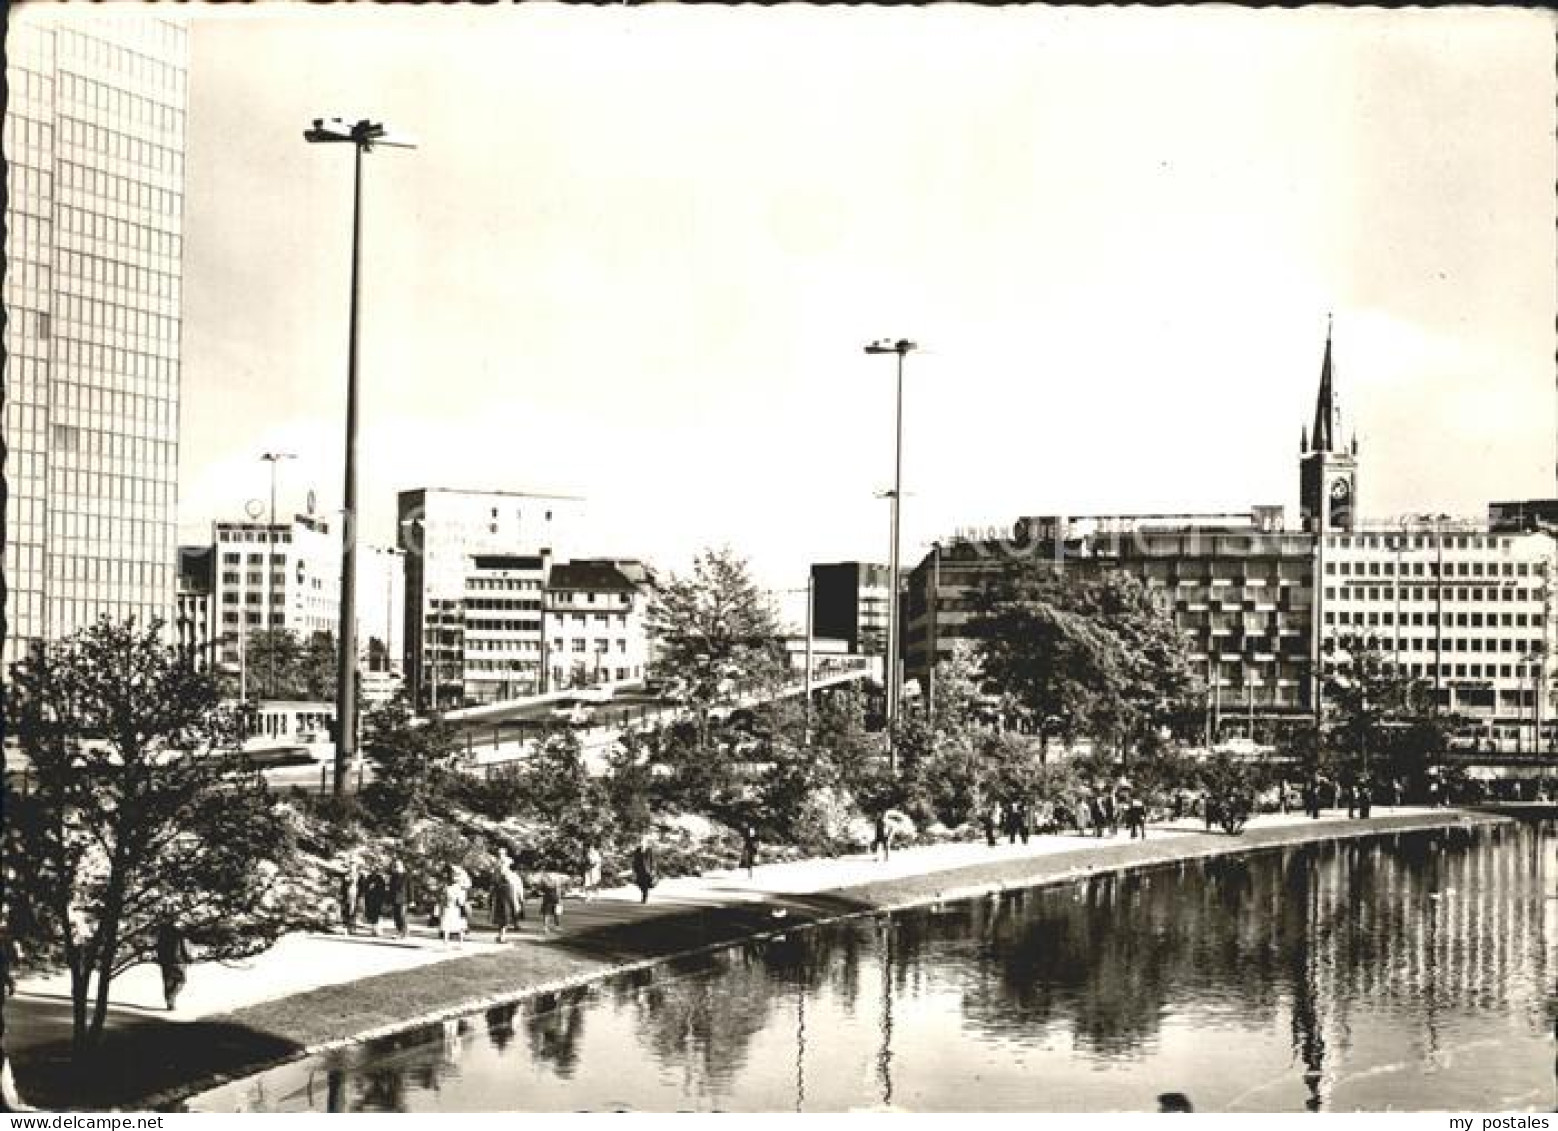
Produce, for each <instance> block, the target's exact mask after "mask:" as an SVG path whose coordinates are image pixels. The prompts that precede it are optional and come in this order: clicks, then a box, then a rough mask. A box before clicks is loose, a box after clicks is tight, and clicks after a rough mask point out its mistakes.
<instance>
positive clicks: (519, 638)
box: [459, 552, 551, 703]
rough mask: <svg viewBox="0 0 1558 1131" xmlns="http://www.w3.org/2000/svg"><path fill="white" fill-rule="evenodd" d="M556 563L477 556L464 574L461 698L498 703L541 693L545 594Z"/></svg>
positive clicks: (540, 556) (534, 557) (541, 558)
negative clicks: (553, 565) (553, 564)
mask: <svg viewBox="0 0 1558 1131" xmlns="http://www.w3.org/2000/svg"><path fill="white" fill-rule="evenodd" d="M550 565H551V561H550V559H549V557H548V556H547V554H546V553H544V552H543V553H540V554H531V555H526V554H473V555H472V556H471V558H470V561H469V563H468V566H467V569H466V574H465V602H464V608H463V613H464V616H463V620H462V626H463V629H464V636H463V640H462V655H461V664H460V671H459V674H460V679H461V681H462V686H461V687H460V689H459V691H460V696H461V698H463V700H464V701H466V702H475V703H493V702H497V701H500V700H505V699H515V698H519V697H522V696H526V695H536V694H539V693H540V691H541V689H542V681H543V678H544V677H543V673H542V649H543V647H544V641H543V636H542V625H541V612H542V610H541V604H542V592H543V590H544V589H545V588H546V575H547V570H548V567H549V566H550Z"/></svg>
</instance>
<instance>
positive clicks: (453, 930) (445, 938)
mask: <svg viewBox="0 0 1558 1131" xmlns="http://www.w3.org/2000/svg"><path fill="white" fill-rule="evenodd" d="M460 871H461V869H458V868H450V869H449V878H448V879H447V880H446V881H445V883H444V890H443V899H442V902H441V903H440V904H439V912H438V938H439V940H440V941H442V942H446V943H447V942H455V941H459V942H464V941H465V933H466V930H467V928H468V926H469V924H468V921H467V918H466V916H467V913H468V910H469V909H468V907H467V905H466V892H467V888H466V886H465V884H463V883H461V882H460ZM456 936H458V939H456Z"/></svg>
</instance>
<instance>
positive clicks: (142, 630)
mask: <svg viewBox="0 0 1558 1131" xmlns="http://www.w3.org/2000/svg"><path fill="white" fill-rule="evenodd" d="M162 635H163V633H162V625H161V623H160V622H153V623H152V624H151V625H149V626H147V627H140V626H138V625H137V624H136V623H135V622H134V621H127V622H124V623H115V622H112V621H110V620H108V619H106V618H105V619H103V620H100V621H99V622H97V623H96V624H95V625H93V626H91V627H89V628H87V629H84V630H82V631H81V632H78V633H76V634H74V635H72V636H69V637H67V638H65V639H64V640H61V641H58V642H54V643H48V644H43V645H41V646H40V647H38V648H37V649H36V650H35V651H34V652H33V653H32V654H31V655H29V656H28V657H27V658H26V659H24V660H22V661H21V662H19V663H17V664H16V665H14V666H13V669H12V680H11V685H10V687H9V688H8V691H7V698H8V710H9V714H10V718H9V722H10V725H11V729H12V733H13V734H15V736H16V738H17V740H18V742H19V743H20V747H21V751H22V753H23V754H24V755H25V756H26V758H27V760H28V761H29V763H30V764H31V769H32V774H33V780H34V782H35V783H36V787H35V789H34V790H33V791H32V793H31V794H30V795H29V796H28V797H26V798H24V799H20V800H18V799H16V798H12V799H10V805H9V811H8V813H7V815H6V816H7V820H6V853H7V858H8V859H9V860H12V861H16V862H18V863H19V865H20V866H19V867H17V868H16V870H15V872H16V877H17V882H16V883H15V884H13V885H8V890H7V893H6V899H7V904H8V911H9V913H10V914H9V922H10V923H11V925H12V926H13V928H21V929H22V930H24V931H25V933H26V936H27V937H26V939H25V943H26V945H27V946H28V949H29V951H30V952H31V953H34V954H41V955H42V956H44V957H45V958H47V959H51V960H58V961H61V962H63V964H64V965H65V967H66V968H67V969H68V971H69V974H70V992H71V1035H72V1045H73V1048H74V1050H75V1053H76V1055H77V1057H78V1058H80V1057H82V1056H83V1055H84V1054H86V1053H88V1052H90V1051H91V1050H92V1049H93V1048H94V1047H95V1046H96V1045H97V1044H98V1043H99V1042H100V1040H101V1037H102V1034H103V1025H104V1021H105V1019H106V1016H107V1011H108V1001H109V987H110V985H111V984H112V982H113V980H114V978H116V977H117V976H118V975H119V974H121V973H123V972H124V971H125V970H127V969H128V968H130V967H131V966H134V965H136V964H138V963H142V962H147V961H150V960H152V959H154V957H155V944H156V938H157V935H158V932H159V930H160V929H161V928H162V927H163V926H165V925H171V926H173V927H176V928H177V929H178V930H180V931H182V932H183V933H184V934H185V935H186V937H188V938H189V939H190V940H191V941H192V942H194V943H195V944H197V945H198V946H199V947H200V949H201V950H202V951H203V953H204V956H205V957H207V958H212V959H234V958H240V957H244V956H248V955H252V954H256V953H258V952H260V951H262V950H264V949H266V948H267V947H268V946H270V945H271V943H273V942H274V941H275V940H276V938H277V937H278V936H279V935H280V934H281V933H282V932H283V931H285V930H287V929H288V928H289V927H291V926H294V925H296V924H298V923H299V922H303V921H307V919H308V918H310V917H311V916H310V914H309V913H308V912H306V911H305V910H304V907H303V902H302V901H301V900H300V899H299V898H298V897H297V896H296V895H295V893H294V890H293V889H292V888H291V887H290V886H289V880H288V877H289V875H290V870H291V865H292V863H293V855H294V845H295V837H294V833H293V826H292V823H291V821H290V820H289V819H288V814H287V812H286V811H285V810H284V809H282V808H281V807H279V806H278V805H277V804H276V803H275V801H274V799H273V798H272V797H271V795H270V794H269V792H268V790H267V789H266V787H265V784H264V781H263V779H262V778H261V777H260V776H259V775H257V774H255V773H253V772H251V771H250V770H249V769H248V768H247V767H246V765H245V764H244V763H243V762H242V761H241V759H240V758H239V757H238V756H236V755H234V754H232V753H230V751H231V750H232V747H233V743H234V739H235V737H236V731H235V727H234V724H233V718H232V715H231V713H230V712H228V711H226V710H224V709H223V708H222V706H221V697H220V692H219V689H218V687H217V684H216V682H215V680H214V679H213V677H212V676H211V675H209V674H207V673H203V672H200V671H197V670H196V669H195V667H194V665H193V663H192V662H191V659H190V657H189V656H188V655H187V654H186V653H184V652H183V651H182V650H180V649H178V648H176V647H170V646H168V645H165V644H164V643H163V641H162Z"/></svg>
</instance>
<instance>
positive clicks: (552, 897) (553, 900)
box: [535, 872, 567, 935]
mask: <svg viewBox="0 0 1558 1131" xmlns="http://www.w3.org/2000/svg"><path fill="white" fill-rule="evenodd" d="M566 884H567V877H565V876H562V875H559V874H558V873H556V872H542V873H541V874H540V875H538V876H536V877H535V888H536V897H537V898H538V899H539V900H540V901H541V933H542V934H543V935H549V934H551V933H552V932H553V931H554V930H558V931H560V930H562V928H563V889H564V887H565V886H566Z"/></svg>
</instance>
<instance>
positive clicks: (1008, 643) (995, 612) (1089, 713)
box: [970, 560, 1200, 750]
mask: <svg viewBox="0 0 1558 1131" xmlns="http://www.w3.org/2000/svg"><path fill="white" fill-rule="evenodd" d="M970 631H971V634H972V635H973V636H974V638H975V639H976V640H978V641H979V642H980V645H981V667H982V670H983V672H984V675H985V678H986V680H987V681H988V687H989V690H991V691H994V692H996V693H998V694H1004V695H1009V696H1010V697H1011V698H1012V699H1013V700H1014V701H1015V702H1016V703H1017V704H1018V705H1019V706H1020V707H1021V709H1022V710H1023V712H1024V713H1025V714H1026V715H1027V716H1028V718H1029V720H1030V722H1031V724H1032V727H1033V729H1035V730H1037V731H1038V733H1039V734H1040V735H1041V736H1042V738H1044V739H1045V740H1046V741H1047V740H1048V739H1050V738H1060V739H1062V740H1064V741H1067V742H1070V741H1073V740H1075V739H1077V738H1080V737H1083V736H1087V737H1091V738H1093V739H1095V740H1104V741H1109V742H1112V743H1114V744H1116V745H1118V746H1119V747H1120V748H1121V749H1122V750H1125V749H1129V748H1131V747H1133V746H1136V747H1139V746H1141V745H1143V744H1150V743H1152V742H1154V741H1155V740H1156V738H1157V735H1158V734H1159V733H1160V732H1161V731H1163V730H1165V729H1166V730H1169V731H1171V732H1183V730H1184V729H1185V727H1186V726H1187V724H1188V721H1189V720H1190V719H1193V718H1194V717H1195V715H1196V704H1197V702H1198V698H1199V694H1200V681H1199V679H1198V677H1197V675H1196V673H1195V671H1194V668H1193V665H1192V663H1191V660H1190V656H1189V651H1188V649H1187V648H1186V644H1185V640H1184V637H1183V635H1182V634H1181V633H1180V632H1179V630H1178V629H1177V628H1176V627H1175V625H1174V621H1173V617H1172V615H1171V614H1170V613H1169V612H1168V610H1167V609H1165V608H1164V607H1163V606H1162V605H1161V604H1160V603H1159V601H1158V600H1157V599H1156V597H1155V596H1154V594H1153V592H1152V591H1151V590H1150V589H1149V588H1148V587H1147V586H1146V585H1145V584H1144V583H1143V582H1142V581H1140V580H1139V579H1137V578H1134V577H1132V576H1130V575H1128V574H1125V573H1122V572H1119V571H1107V572H1101V573H1100V572H1093V571H1089V570H1084V569H1081V568H1075V567H1074V568H1070V569H1066V568H1062V567H1059V566H1056V565H1054V564H1052V563H1048V562H1042V561H1029V560H1024V561H1018V562H1013V563H1011V564H1010V565H1009V566H1008V567H1007V568H1006V569H1005V570H1003V571H1001V572H1000V573H999V574H997V575H996V576H995V577H993V578H991V579H990V580H989V581H988V582H987V584H986V585H985V587H984V588H983V589H982V590H981V591H980V592H979V593H978V594H977V595H976V597H975V615H974V617H973V619H972V620H971V622H970Z"/></svg>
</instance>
